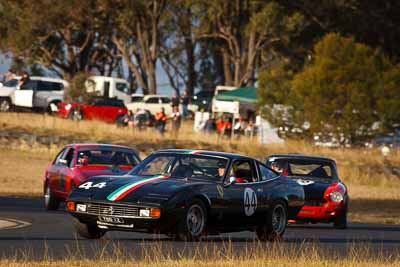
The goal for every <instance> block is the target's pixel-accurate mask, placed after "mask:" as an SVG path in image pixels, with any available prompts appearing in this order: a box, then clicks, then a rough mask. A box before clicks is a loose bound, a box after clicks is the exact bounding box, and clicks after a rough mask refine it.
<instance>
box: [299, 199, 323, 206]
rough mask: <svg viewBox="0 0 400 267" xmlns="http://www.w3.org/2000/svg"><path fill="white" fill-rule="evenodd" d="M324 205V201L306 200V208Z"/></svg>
mask: <svg viewBox="0 0 400 267" xmlns="http://www.w3.org/2000/svg"><path fill="white" fill-rule="evenodd" d="M324 203H325V201H324V200H306V201H305V202H304V206H322V205H324Z"/></svg>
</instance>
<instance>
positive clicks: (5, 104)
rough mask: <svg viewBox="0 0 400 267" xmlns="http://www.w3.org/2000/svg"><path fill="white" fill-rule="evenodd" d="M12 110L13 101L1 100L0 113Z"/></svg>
mask: <svg viewBox="0 0 400 267" xmlns="http://www.w3.org/2000/svg"><path fill="white" fill-rule="evenodd" d="M10 110H11V101H10V99H8V98H0V111H1V112H7V111H10Z"/></svg>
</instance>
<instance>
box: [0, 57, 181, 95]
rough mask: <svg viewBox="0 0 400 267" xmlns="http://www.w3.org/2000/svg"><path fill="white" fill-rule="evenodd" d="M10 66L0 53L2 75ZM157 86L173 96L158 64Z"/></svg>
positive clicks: (161, 92) (161, 91) (162, 92)
mask: <svg viewBox="0 0 400 267" xmlns="http://www.w3.org/2000/svg"><path fill="white" fill-rule="evenodd" d="M10 64H11V60H10V59H8V58H6V57H5V56H4V55H3V54H1V53H0V74H2V73H5V72H6V71H7V69H8V68H9V67H10ZM2 78H3V77H1V79H2ZM157 84H158V88H157V90H158V94H166V95H170V96H172V95H173V93H174V91H173V89H172V88H171V87H170V86H169V82H168V77H167V75H166V74H165V72H164V70H163V68H162V67H161V65H160V64H157ZM182 89H183V88H182ZM182 91H183V90H182ZM137 93H141V90H140V89H139V91H138V92H137Z"/></svg>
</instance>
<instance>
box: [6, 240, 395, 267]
mask: <svg viewBox="0 0 400 267" xmlns="http://www.w3.org/2000/svg"><path fill="white" fill-rule="evenodd" d="M113 245H114V247H113V248H112V249H111V250H109V249H107V248H106V247H104V248H103V249H102V248H99V249H98V250H97V254H96V255H94V256H92V257H90V258H88V257H86V256H85V255H82V254H81V253H80V252H78V253H76V254H72V255H68V256H67V257H66V258H65V259H62V260H55V259H53V258H52V257H51V256H49V255H47V254H45V255H44V257H43V259H39V260H37V261H32V260H30V256H29V255H28V254H27V253H26V252H25V253H24V254H22V255H16V256H15V258H13V259H10V258H9V259H3V260H0V265H1V266H3V265H4V266H18V267H19V266H88V267H90V266H93V265H97V266H141V267H142V266H143V267H147V266H154V267H169V266H187V267H199V266H221V267H236V266H247V267H250V266H307V267H310V266H333V265H334V266H349V267H355V266H357V267H358V266H360V267H361V266H365V267H367V266H368V267H369V266H371V265H373V266H399V264H400V257H399V254H398V253H397V252H396V253H395V254H393V255H390V254H388V253H385V252H384V251H383V252H381V253H376V252H375V253H371V250H370V249H369V246H368V245H366V244H361V245H354V244H349V247H348V250H347V251H346V252H344V253H343V252H341V253H339V252H338V251H335V250H331V249H324V248H322V247H318V245H317V244H315V243H312V244H300V245H290V244H289V245H287V244H285V243H283V244H280V243H276V244H269V243H258V242H254V243H249V244H247V245H246V246H245V247H241V248H240V249H238V248H236V247H235V244H233V243H232V242H224V243H221V244H213V245H211V246H209V245H207V246H205V245H204V244H201V243H199V244H198V245H197V246H196V247H195V248H194V249H193V250H192V249H189V250H188V251H191V252H190V253H185V251H183V252H177V251H174V248H173V247H171V246H168V245H167V246H166V245H165V244H162V243H154V246H152V247H149V248H147V249H144V248H142V251H141V252H139V253H136V254H135V253H132V252H130V253H129V252H128V251H126V250H124V249H123V248H120V247H119V246H118V244H113ZM188 251H186V252H188Z"/></svg>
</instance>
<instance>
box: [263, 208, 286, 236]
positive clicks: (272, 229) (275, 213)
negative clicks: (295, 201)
mask: <svg viewBox="0 0 400 267" xmlns="http://www.w3.org/2000/svg"><path fill="white" fill-rule="evenodd" d="M287 214H288V213H287V208H286V204H285V203H284V202H283V201H277V202H275V203H274V204H273V205H271V210H270V211H269V212H268V213H267V214H266V221H265V223H264V225H261V226H260V227H258V228H257V230H256V234H257V238H258V239H260V240H263V241H266V240H267V241H280V240H282V237H283V234H284V233H285V230H286V225H287V222H288V215H287Z"/></svg>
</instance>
